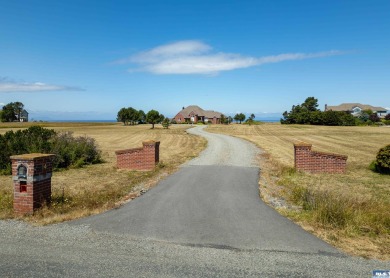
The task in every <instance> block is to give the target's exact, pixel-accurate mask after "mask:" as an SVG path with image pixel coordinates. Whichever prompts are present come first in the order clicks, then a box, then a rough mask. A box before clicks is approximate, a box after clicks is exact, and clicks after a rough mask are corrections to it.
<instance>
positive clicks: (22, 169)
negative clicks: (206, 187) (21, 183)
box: [18, 164, 27, 179]
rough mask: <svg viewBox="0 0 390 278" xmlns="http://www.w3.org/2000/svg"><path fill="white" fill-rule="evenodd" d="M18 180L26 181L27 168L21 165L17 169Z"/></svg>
mask: <svg viewBox="0 0 390 278" xmlns="http://www.w3.org/2000/svg"><path fill="white" fill-rule="evenodd" d="M18 179H27V167H26V166H24V165H23V164H21V165H19V167H18Z"/></svg>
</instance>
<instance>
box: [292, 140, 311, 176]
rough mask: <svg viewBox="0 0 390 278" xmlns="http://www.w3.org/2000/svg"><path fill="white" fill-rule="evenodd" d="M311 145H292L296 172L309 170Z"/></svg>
mask: <svg viewBox="0 0 390 278" xmlns="http://www.w3.org/2000/svg"><path fill="white" fill-rule="evenodd" d="M311 146H312V145H311V144H306V143H296V144H294V167H295V169H296V170H302V171H310V170H311Z"/></svg>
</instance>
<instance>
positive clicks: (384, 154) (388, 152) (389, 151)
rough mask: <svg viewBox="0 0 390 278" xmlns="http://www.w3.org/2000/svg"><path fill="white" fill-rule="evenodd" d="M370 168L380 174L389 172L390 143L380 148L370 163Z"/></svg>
mask: <svg viewBox="0 0 390 278" xmlns="http://www.w3.org/2000/svg"><path fill="white" fill-rule="evenodd" d="M370 169H371V170H374V171H376V172H378V173H382V174H390V145H387V146H385V147H383V148H381V149H380V150H379V151H378V154H377V155H376V160H375V161H373V162H372V163H371V164H370Z"/></svg>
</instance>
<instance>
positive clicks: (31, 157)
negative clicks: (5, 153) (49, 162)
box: [10, 153, 55, 160]
mask: <svg viewBox="0 0 390 278" xmlns="http://www.w3.org/2000/svg"><path fill="white" fill-rule="evenodd" d="M54 156H55V154H48V153H27V154H19V155H12V156H10V158H11V159H15V160H35V159H39V158H52V157H54Z"/></svg>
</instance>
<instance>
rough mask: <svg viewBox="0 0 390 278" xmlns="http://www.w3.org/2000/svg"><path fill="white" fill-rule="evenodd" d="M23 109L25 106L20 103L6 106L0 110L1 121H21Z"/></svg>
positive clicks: (11, 103)
mask: <svg viewBox="0 0 390 278" xmlns="http://www.w3.org/2000/svg"><path fill="white" fill-rule="evenodd" d="M23 109H24V104H23V103H21V102H19V101H16V102H10V103H8V104H6V105H4V106H3V108H2V109H1V110H0V121H2V122H14V121H17V120H20V118H21V116H22V112H23Z"/></svg>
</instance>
